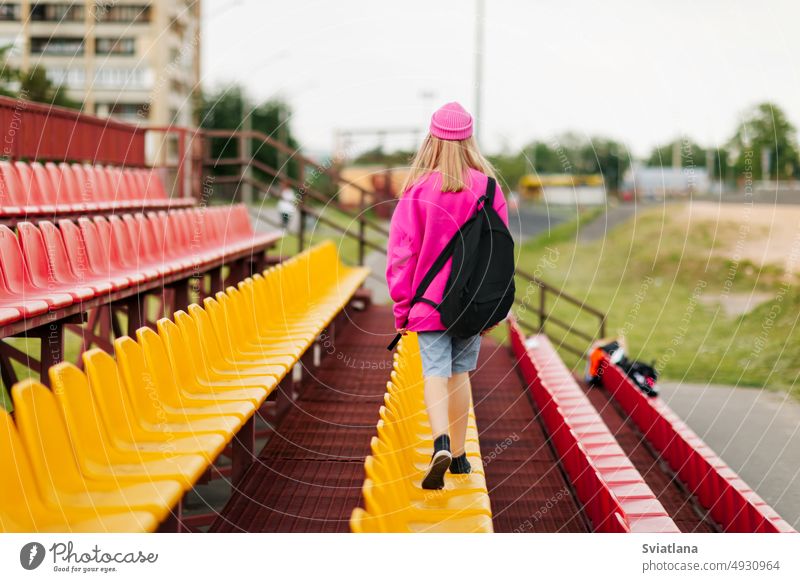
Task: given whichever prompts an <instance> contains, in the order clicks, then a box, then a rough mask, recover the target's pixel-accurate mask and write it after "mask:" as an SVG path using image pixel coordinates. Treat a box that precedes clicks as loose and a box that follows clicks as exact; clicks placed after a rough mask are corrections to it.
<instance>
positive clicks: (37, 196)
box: [14, 162, 49, 206]
mask: <svg viewBox="0 0 800 582" xmlns="http://www.w3.org/2000/svg"><path fill="white" fill-rule="evenodd" d="M14 167H15V168H16V169H17V175H18V176H19V180H20V182H21V183H22V188H23V189H24V191H25V198H26V200H27V203H28V204H30V205H37V206H41V205H44V204H48V203H49V202H47V200H46V199H45V196H44V193H43V192H42V187H41V185H40V184H39V180H38V179H37V178H36V176H35V175H34V173H33V170H32V169H31V167H30V166H29V165H28V164H27V162H14Z"/></svg>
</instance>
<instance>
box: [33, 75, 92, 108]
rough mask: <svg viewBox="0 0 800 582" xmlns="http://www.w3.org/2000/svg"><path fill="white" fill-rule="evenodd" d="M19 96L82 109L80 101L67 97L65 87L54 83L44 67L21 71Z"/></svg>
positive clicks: (39, 101)
mask: <svg viewBox="0 0 800 582" xmlns="http://www.w3.org/2000/svg"><path fill="white" fill-rule="evenodd" d="M19 85H20V88H19V96H20V97H24V98H25V99H27V100H29V101H36V102H38V103H47V104H49V105H59V106H61V107H69V108H71V109H81V107H82V105H81V103H79V102H78V101H75V100H73V99H70V98H69V97H67V94H66V91H65V89H64V87H62V86H61V85H56V84H54V83H53V82H52V81H51V80H50V79H48V78H47V73H46V72H45V70H44V68H42V67H38V66H37V67H33V68H32V69H30V70H29V71H25V72H20V73H19Z"/></svg>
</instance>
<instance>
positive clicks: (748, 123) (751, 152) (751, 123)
mask: <svg viewBox="0 0 800 582" xmlns="http://www.w3.org/2000/svg"><path fill="white" fill-rule="evenodd" d="M728 145H729V148H730V154H731V156H732V158H733V159H734V160H735V162H734V169H735V171H736V174H737V175H738V176H744V175H745V173H747V172H750V173H751V175H752V177H753V178H754V179H770V178H772V179H780V178H795V177H800V158H798V152H797V138H796V130H795V128H794V126H793V125H792V124H791V123H790V122H789V120H788V119H787V118H786V114H785V113H784V112H783V110H781V109H780V107H778V106H777V105H775V104H774V103H760V104H759V105H756V106H755V107H753V108H752V109H750V110H749V111H747V112H746V113H745V114H744V116H743V120H742V123H741V124H740V125H739V128H738V129H737V130H736V133H735V134H734V136H733V137H732V138H731V140H730V142H729V144H728ZM764 161H766V162H767V166H766V167H762V165H763V164H762V162H764Z"/></svg>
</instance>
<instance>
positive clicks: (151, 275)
mask: <svg viewBox="0 0 800 582" xmlns="http://www.w3.org/2000/svg"><path fill="white" fill-rule="evenodd" d="M126 216H129V217H131V219H132V218H133V217H132V216H131V215H130V214H127V215H126ZM108 224H109V226H110V227H111V231H112V240H113V241H114V242H115V243H116V245H117V250H118V252H117V261H118V265H119V266H120V267H121V268H124V269H127V270H130V271H136V272H140V273H143V274H144V275H145V277H147V279H148V280H150V279H157V278H158V277H159V271H158V269H156V268H153V267H151V266H149V265H148V264H147V263H145V262H143V261H141V257H139V255H138V253H135V252H133V251H134V250H135V249H136V248H137V245H136V243H134V239H133V237H132V236H131V232H130V230H129V229H128V225H127V224H126V223H125V221H124V220H123V219H122V218H120V217H119V216H111V217H109V219H108Z"/></svg>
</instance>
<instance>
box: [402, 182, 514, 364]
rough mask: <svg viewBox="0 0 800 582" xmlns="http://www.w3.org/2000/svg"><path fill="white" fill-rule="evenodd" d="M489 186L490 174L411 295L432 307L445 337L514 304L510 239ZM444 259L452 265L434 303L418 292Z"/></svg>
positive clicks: (495, 317) (468, 330)
mask: <svg viewBox="0 0 800 582" xmlns="http://www.w3.org/2000/svg"><path fill="white" fill-rule="evenodd" d="M495 189H496V182H495V180H494V178H489V179H488V182H487V183H486V193H485V194H484V195H483V196H481V197H480V198H479V199H478V203H477V204H478V207H477V208H476V210H475V214H474V216H472V217H471V218H470V219H469V220H467V221H466V222H465V223H464V225H463V226H462V227H461V228H460V229H459V230H458V232H456V233H455V235H453V238H451V239H450V241H449V242H448V243H447V245H446V246H445V247H444V249H442V252H441V253H439V256H438V257H436V260H435V261H434V263H433V265H431V268H430V269H429V270H428V272H427V273H426V274H425V277H424V278H423V279H422V281H421V282H420V284H419V287H418V288H417V292H416V293H415V294H414V297H413V298H412V299H411V305H410V306H411V307H413V306H414V304H415V303H418V302H422V303H428V304H429V305H431V306H433V307H434V308H435V309H436V310H437V311H438V312H439V314H440V316H441V319H442V324H444V325H445V326H446V327H447V333H448V335H451V336H453V337H456V338H468V337H471V336H473V335H476V334H478V333H480V332H482V331H483V330H485V329H487V328H490V327H492V326H494V325H496V324H497V323H499V322H500V321H502V320H503V319H505V317H506V315H508V311H509V309H511V305H512V304H513V303H514V292H515V286H514V239H513V238H512V237H511V233H510V232H509V230H508V227H507V226H506V225H505V223H504V222H503V219H502V218H500V215H499V214H497V211H496V210H495V209H494V193H495ZM482 202H483V206H481V203H482ZM450 257H452V258H453V265H452V270H451V271H450V277H449V278H448V279H447V285H446V286H445V289H444V296H443V297H442V301H441V302H440V303H435V302H434V301H431V300H430V299H426V298H425V297H423V295H424V294H425V291H427V289H428V286H429V285H430V284H431V283H432V282H433V279H434V278H435V277H436V275H437V274H438V273H439V271H441V270H442V268H443V267H444V266H445V264H446V263H447V260H448V259H449V258H450ZM399 340H400V334H397V336H396V337H395V338H394V340H392V343H390V344H389V346H388V349H389V350H392V349H394V347H395V346H396V345H397V342H398V341H399Z"/></svg>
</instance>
